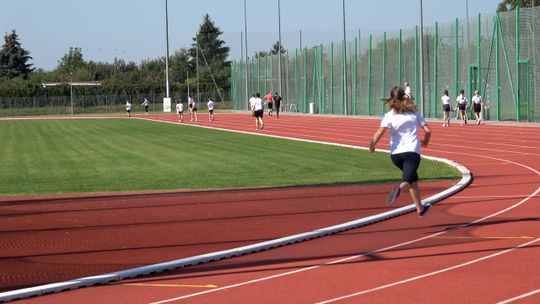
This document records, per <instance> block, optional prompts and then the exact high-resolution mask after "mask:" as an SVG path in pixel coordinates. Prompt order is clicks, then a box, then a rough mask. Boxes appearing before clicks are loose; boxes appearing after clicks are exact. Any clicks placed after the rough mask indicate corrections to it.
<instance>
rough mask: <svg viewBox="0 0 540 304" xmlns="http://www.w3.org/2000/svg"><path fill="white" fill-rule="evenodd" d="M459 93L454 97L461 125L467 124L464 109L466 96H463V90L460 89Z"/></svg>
mask: <svg viewBox="0 0 540 304" xmlns="http://www.w3.org/2000/svg"><path fill="white" fill-rule="evenodd" d="M459 93H460V94H459V96H458V97H457V98H456V102H457V108H458V110H459V119H461V121H462V123H461V125H463V124H467V113H465V109H467V97H466V96H465V90H463V89H461V90H460V91H459Z"/></svg>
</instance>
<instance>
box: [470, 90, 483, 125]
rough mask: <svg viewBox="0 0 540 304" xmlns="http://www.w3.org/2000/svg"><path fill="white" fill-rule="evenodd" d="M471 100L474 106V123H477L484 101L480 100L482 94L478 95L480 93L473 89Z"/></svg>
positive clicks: (480, 118) (478, 122)
mask: <svg viewBox="0 0 540 304" xmlns="http://www.w3.org/2000/svg"><path fill="white" fill-rule="evenodd" d="M472 102H473V108H474V116H475V117H476V124H477V125H479V124H480V121H481V120H482V115H480V113H481V112H482V107H483V106H484V101H483V100H482V96H480V93H479V92H478V91H474V96H473V97H472Z"/></svg>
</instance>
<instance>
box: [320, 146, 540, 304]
mask: <svg viewBox="0 0 540 304" xmlns="http://www.w3.org/2000/svg"><path fill="white" fill-rule="evenodd" d="M479 156H480V155H479ZM480 157H486V156H480ZM486 158H491V159H496V160H501V159H498V158H494V157H486ZM505 161H507V162H509V163H511V164H514V165H516V166H519V167H523V168H526V169H528V170H530V171H533V172H534V173H536V175H540V172H539V171H538V170H536V169H534V168H531V167H529V166H527V165H524V164H520V163H517V162H513V161H509V160H505ZM538 193H540V187H538V188H537V189H536V191H534V192H533V193H532V194H530V195H528V196H527V197H526V198H524V199H523V200H521V201H519V202H518V203H516V204H514V205H512V206H510V207H508V208H506V209H503V210H500V211H498V212H495V213H493V214H491V215H488V216H486V217H483V218H481V219H478V220H475V221H473V222H470V223H468V224H463V225H459V226H456V227H452V228H451V229H448V230H446V231H443V232H450V231H455V230H458V229H461V228H465V227H467V226H470V225H473V224H476V223H479V222H482V221H485V220H486V219H489V218H492V217H495V216H497V215H500V214H502V213H505V212H507V211H510V210H512V209H514V208H516V207H518V206H520V205H522V204H523V203H525V202H526V201H528V200H530V199H531V198H533V197H536V196H537V195H538ZM439 234H442V233H439ZM432 236H433V235H432ZM538 241H540V238H537V239H535V240H533V241H529V242H526V243H523V244H520V245H518V246H516V247H513V248H510V249H507V250H503V251H499V252H497V253H494V254H490V255H488V256H484V257H481V258H478V259H475V260H472V261H468V262H465V263H462V264H458V265H454V266H451V267H448V268H443V269H440V270H437V271H434V272H430V273H426V274H423V275H418V276H415V277H412V278H409V279H405V280H402V281H398V282H394V283H390V284H386V285H382V286H379V287H375V288H372V289H367V290H363V291H359V292H355V293H352V294H349V295H344V296H341V297H338V298H334V299H329V300H325V301H322V302H318V303H317V304H322V303H332V302H336V301H339V300H343V299H347V298H352V297H355V296H359V295H363V294H366V293H369V292H373V291H377V290H381V289H385V288H389V287H393V286H396V285H401V284H404V283H408V282H412V281H416V280H420V279H423V278H426V277H430V276H433V275H436V274H439V273H443V272H447V271H450V270H454V269H457V268H461V267H465V266H468V265H471V264H474V263H477V262H481V261H484V260H487V259H490V258H493V257H496V256H499V255H503V254H506V253H510V252H512V251H514V250H516V249H519V248H523V247H526V246H529V245H531V244H534V243H536V242H538Z"/></svg>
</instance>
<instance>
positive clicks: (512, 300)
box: [497, 289, 540, 304]
mask: <svg viewBox="0 0 540 304" xmlns="http://www.w3.org/2000/svg"><path fill="white" fill-rule="evenodd" d="M537 293H540V289H537V290H533V291H531V292H528V293H524V294H522V295H519V296H517V297H514V298H511V299H506V300H504V301H501V302H498V303H497V304H507V303H512V302H515V301H517V300H521V299H525V298H527V297H530V296H532V295H535V294H537Z"/></svg>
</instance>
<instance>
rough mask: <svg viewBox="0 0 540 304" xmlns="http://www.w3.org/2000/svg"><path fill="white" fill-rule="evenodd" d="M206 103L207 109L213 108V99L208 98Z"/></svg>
mask: <svg viewBox="0 0 540 304" xmlns="http://www.w3.org/2000/svg"><path fill="white" fill-rule="evenodd" d="M207 105H208V110H213V109H214V102H213V101H211V100H209V101H208V104H207Z"/></svg>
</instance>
